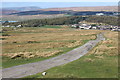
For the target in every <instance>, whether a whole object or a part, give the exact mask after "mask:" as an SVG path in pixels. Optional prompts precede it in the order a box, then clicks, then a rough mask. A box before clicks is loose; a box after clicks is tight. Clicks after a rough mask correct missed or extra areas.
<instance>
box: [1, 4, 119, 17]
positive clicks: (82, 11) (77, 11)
mask: <svg viewBox="0 0 120 80" xmlns="http://www.w3.org/2000/svg"><path fill="white" fill-rule="evenodd" d="M2 11H3V12H2V13H3V15H4V14H5V15H6V14H8V15H18V16H19V15H39V14H45V15H52V14H68V15H96V13H104V14H106V15H113V14H114V13H113V12H118V7H117V6H97V7H67V8H47V9H40V8H39V7H19V8H18V7H17V8H7V9H3V10H2Z"/></svg>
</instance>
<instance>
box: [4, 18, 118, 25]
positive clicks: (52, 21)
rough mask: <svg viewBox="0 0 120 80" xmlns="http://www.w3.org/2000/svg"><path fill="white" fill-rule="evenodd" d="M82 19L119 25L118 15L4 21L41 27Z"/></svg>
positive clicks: (75, 21) (70, 22)
mask: <svg viewBox="0 0 120 80" xmlns="http://www.w3.org/2000/svg"><path fill="white" fill-rule="evenodd" d="M80 21H87V22H94V23H106V24H109V25H118V17H115V16H86V17H82V16H68V17H60V18H52V19H33V20H28V21H22V22H12V23H8V22H7V23H3V25H11V26H17V25H22V26H23V27H40V26H43V25H70V24H78V22H80Z"/></svg>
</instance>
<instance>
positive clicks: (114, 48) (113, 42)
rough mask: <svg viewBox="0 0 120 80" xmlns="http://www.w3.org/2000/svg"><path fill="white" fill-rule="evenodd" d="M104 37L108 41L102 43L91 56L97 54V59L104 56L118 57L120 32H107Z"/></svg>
mask: <svg viewBox="0 0 120 80" xmlns="http://www.w3.org/2000/svg"><path fill="white" fill-rule="evenodd" d="M104 36H105V37H106V40H105V41H102V42H100V43H99V44H98V46H97V47H95V48H94V49H93V50H92V51H91V52H90V54H95V55H96V56H97V57H101V56H102V55H109V56H116V55H118V32H112V31H106V32H105V34H104Z"/></svg>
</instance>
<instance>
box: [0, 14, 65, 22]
mask: <svg viewBox="0 0 120 80" xmlns="http://www.w3.org/2000/svg"><path fill="white" fill-rule="evenodd" d="M64 16H65V15H64V14H56V15H54V14H53V15H44V14H39V15H23V16H17V15H7V16H6V15H3V16H1V17H2V20H3V21H25V20H31V19H48V18H57V17H64Z"/></svg>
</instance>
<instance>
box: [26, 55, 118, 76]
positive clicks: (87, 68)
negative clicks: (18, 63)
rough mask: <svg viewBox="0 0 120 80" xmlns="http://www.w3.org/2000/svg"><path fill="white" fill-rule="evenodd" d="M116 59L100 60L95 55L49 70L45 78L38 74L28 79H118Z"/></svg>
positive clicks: (115, 57) (105, 58) (106, 58)
mask: <svg viewBox="0 0 120 80" xmlns="http://www.w3.org/2000/svg"><path fill="white" fill-rule="evenodd" d="M116 59H117V56H113V57H109V56H106V57H104V59H99V58H96V57H95V56H94V55H86V56H83V57H82V58H80V59H78V60H76V61H73V62H71V63H68V64H64V65H62V66H58V67H54V68H51V69H49V70H47V71H46V72H47V75H45V76H42V75H41V73H38V74H36V75H32V76H28V77H26V78H117V77H118V67H117V66H115V65H116V63H117V62H116ZM111 63H112V64H111Z"/></svg>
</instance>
